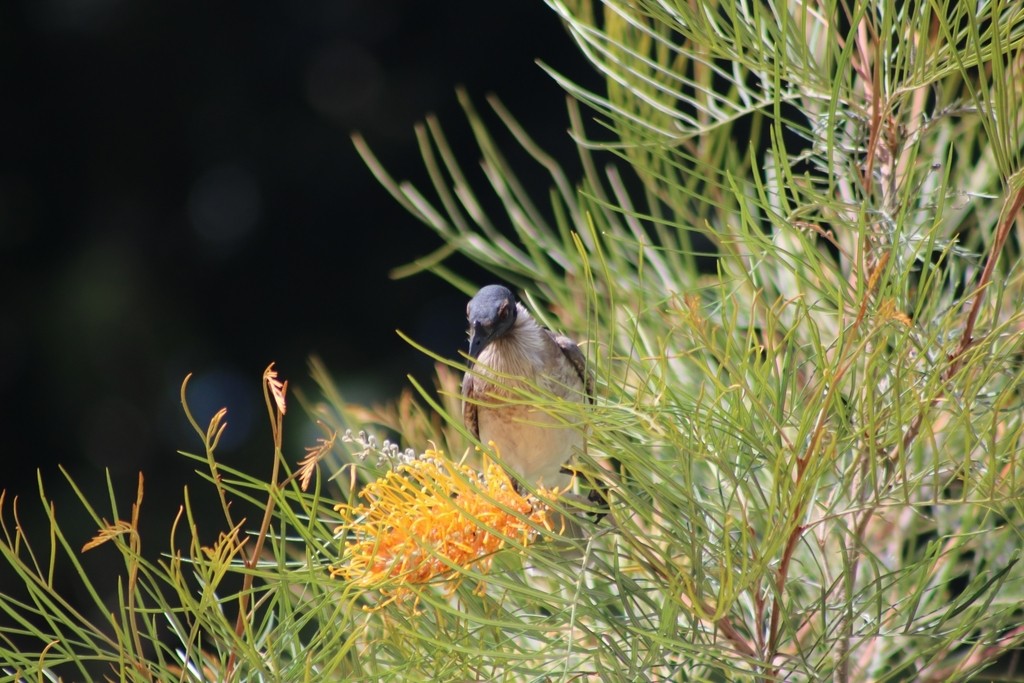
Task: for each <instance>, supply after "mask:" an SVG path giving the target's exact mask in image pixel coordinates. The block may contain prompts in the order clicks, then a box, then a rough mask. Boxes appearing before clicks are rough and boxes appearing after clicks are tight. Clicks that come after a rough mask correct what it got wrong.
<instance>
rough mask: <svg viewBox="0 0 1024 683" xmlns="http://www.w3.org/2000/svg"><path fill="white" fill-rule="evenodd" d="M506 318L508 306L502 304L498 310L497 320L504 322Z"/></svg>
mask: <svg viewBox="0 0 1024 683" xmlns="http://www.w3.org/2000/svg"><path fill="white" fill-rule="evenodd" d="M507 317H508V304H507V303H503V304H502V305H501V306H500V307H499V308H498V320H504V319H505V318H507Z"/></svg>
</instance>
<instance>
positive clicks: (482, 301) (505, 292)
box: [466, 285, 516, 358]
mask: <svg viewBox="0 0 1024 683" xmlns="http://www.w3.org/2000/svg"><path fill="white" fill-rule="evenodd" d="M466 318H467V319H468V320H469V355H470V356H471V357H473V358H476V357H477V356H479V355H480V352H481V351H483V350H484V348H486V347H487V345H488V344H490V343H491V342H492V341H494V340H495V339H500V338H501V336H502V335H504V334H505V333H507V332H508V331H509V330H510V329H512V326H513V325H514V324H515V322H516V299H515V297H514V296H513V295H512V292H510V291H509V289H508V288H507V287H502V286H501V285H487V286H486V287H484V288H483V289H481V290H480V291H479V292H477V293H476V296H474V297H473V298H472V299H470V300H469V305H468V306H466Z"/></svg>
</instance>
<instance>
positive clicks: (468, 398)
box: [462, 371, 480, 439]
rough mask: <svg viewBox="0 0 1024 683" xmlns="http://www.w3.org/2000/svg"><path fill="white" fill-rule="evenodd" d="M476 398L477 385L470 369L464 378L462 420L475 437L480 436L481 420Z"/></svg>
mask: <svg viewBox="0 0 1024 683" xmlns="http://www.w3.org/2000/svg"><path fill="white" fill-rule="evenodd" d="M475 398H476V387H475V385H474V381H473V375H472V374H470V373H469V372H468V371H467V372H466V376H465V377H463V378H462V421H463V422H464V423H465V425H466V429H468V430H469V433H470V434H472V435H473V438H474V439H479V438H480V422H479V420H478V419H477V410H476V409H477V405H476V403H474V402H473V399H475Z"/></svg>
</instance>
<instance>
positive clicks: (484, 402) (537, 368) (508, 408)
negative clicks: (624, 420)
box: [462, 285, 594, 490]
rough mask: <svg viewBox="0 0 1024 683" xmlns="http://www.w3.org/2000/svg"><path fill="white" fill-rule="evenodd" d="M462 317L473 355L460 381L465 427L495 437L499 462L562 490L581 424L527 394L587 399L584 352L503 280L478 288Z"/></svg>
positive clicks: (580, 442) (579, 445)
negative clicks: (545, 323)
mask: <svg viewBox="0 0 1024 683" xmlns="http://www.w3.org/2000/svg"><path fill="white" fill-rule="evenodd" d="M466 318H467V320H468V323H469V330H468V335H469V352H468V355H469V357H470V359H471V361H472V363H471V365H470V367H469V368H468V370H467V372H466V374H465V377H464V378H463V382H462V397H463V403H462V415H463V420H464V422H465V425H466V428H467V429H468V430H469V431H470V433H471V434H472V435H473V436H474V437H475V438H476V439H477V440H479V441H480V442H481V443H483V444H485V445H486V444H489V443H492V442H493V444H494V446H495V449H496V451H497V455H498V457H499V459H500V460H501V462H502V463H503V464H504V466H505V467H506V468H507V469H511V470H513V471H514V472H515V473H516V474H517V475H518V476H519V477H520V478H521V479H522V480H524V481H526V482H528V483H530V484H532V485H535V486H544V487H545V488H549V489H551V488H555V487H558V488H559V490H564V489H565V488H567V487H568V486H569V484H570V482H571V479H572V477H571V470H569V469H568V468H567V467H566V464H567V463H568V462H569V461H570V459H571V458H572V456H573V454H574V453H577V452H582V451H583V449H584V446H585V434H584V429H583V427H582V425H580V424H579V422H578V421H577V422H573V421H572V420H571V419H570V420H568V422H567V420H566V419H565V418H561V419H560V418H558V417H556V416H554V415H552V414H550V413H549V412H545V411H544V410H543V409H542V408H538V407H535V406H532V405H530V403H529V393H536V392H537V389H540V391H541V392H543V393H549V394H551V395H553V396H555V397H556V398H559V399H563V400H566V401H573V402H576V403H591V402H593V396H594V382H593V377H592V376H591V374H590V373H589V372H588V370H587V367H586V358H585V357H584V355H583V352H582V351H580V348H579V346H578V345H577V344H576V342H574V341H573V340H572V339H570V338H569V337H566V336H563V335H560V334H555V333H554V332H552V331H551V330H549V329H547V328H545V327H542V326H541V325H539V324H538V323H537V321H536V320H534V318H533V316H532V315H530V312H529V311H527V310H526V307H525V306H523V305H522V304H521V303H519V302H517V301H516V299H515V296H514V295H513V294H512V292H511V290H509V289H508V288H507V287H504V286H502V285H488V286H486V287H484V288H482V289H481V290H480V291H479V292H477V293H476V295H475V296H474V297H473V298H472V299H471V300H470V302H469V305H468V306H467V307H466ZM524 392H526V393H524Z"/></svg>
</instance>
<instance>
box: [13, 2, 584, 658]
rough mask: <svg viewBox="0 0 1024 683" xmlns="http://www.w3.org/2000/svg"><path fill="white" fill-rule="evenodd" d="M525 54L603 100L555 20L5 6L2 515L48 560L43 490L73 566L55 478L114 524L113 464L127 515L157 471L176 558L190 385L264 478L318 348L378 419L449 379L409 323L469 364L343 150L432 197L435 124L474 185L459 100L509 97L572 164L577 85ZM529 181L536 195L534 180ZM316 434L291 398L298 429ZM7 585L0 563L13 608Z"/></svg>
mask: <svg viewBox="0 0 1024 683" xmlns="http://www.w3.org/2000/svg"><path fill="white" fill-rule="evenodd" d="M536 60H542V61H544V62H545V63H547V64H549V65H552V66H554V67H555V68H556V69H558V70H560V71H562V72H563V73H566V74H567V75H569V76H570V77H573V78H575V79H577V80H579V81H582V82H584V83H587V84H591V85H596V76H595V75H594V74H593V73H592V72H591V71H590V70H589V68H588V67H587V66H586V65H585V62H584V60H583V58H582V56H581V55H580V54H579V53H578V52H577V50H576V48H575V45H574V43H573V41H572V39H571V38H570V36H569V35H568V33H567V32H566V31H565V30H564V28H563V27H562V25H561V24H560V23H559V21H558V19H557V17H556V16H555V14H554V13H553V12H552V11H550V10H549V9H548V8H547V7H546V6H545V5H544V4H543V3H542V2H540V1H539V0H538V1H535V2H518V3H506V4H498V5H486V4H485V5H481V4H480V3H478V2H468V1H459V2H454V1H448V2H443V3H422V2H413V1H400V0H389V1H380V0H374V1H373V2H355V1H352V0H303V1H302V2H283V1H277V2H271V1H262V2H256V1H251V0H250V1H247V2H241V1H221V2H217V1H214V2H211V1H210V0H148V1H147V0H25V1H24V2H5V3H0V93H2V94H0V123H2V132H0V135H2V139H3V147H2V152H0V254H2V263H3V271H2V272H3V278H4V280H3V282H4V287H3V292H4V295H3V301H4V305H3V306H2V308H0V331H2V334H0V360H2V363H3V367H2V369H0V388H2V392H3V397H4V398H3V402H2V406H3V408H2V411H0V414H2V415H3V425H2V428H3V463H4V466H3V469H2V470H0V471H2V474H0V489H4V490H6V491H7V503H6V506H7V508H8V510H6V511H5V515H6V514H9V508H10V505H11V501H12V499H13V497H15V496H18V498H19V507H20V509H21V515H20V517H21V519H22V521H23V522H24V523H25V524H26V525H27V526H28V527H29V529H30V531H32V530H33V528H34V529H35V531H36V534H37V536H38V537H39V541H40V542H42V544H43V545H44V546H45V537H46V534H45V525H46V523H45V516H44V514H43V511H42V508H41V507H40V506H39V502H38V494H37V488H38V484H37V481H36V478H37V472H38V473H39V474H40V475H41V479H42V481H43V482H44V484H45V488H46V491H47V495H48V496H49V497H50V498H52V499H54V500H55V501H56V512H57V515H58V518H59V519H60V520H61V523H62V526H63V528H64V530H65V532H66V533H67V535H68V538H69V542H70V543H71V545H72V546H73V547H75V548H78V547H80V544H82V543H84V542H85V541H86V540H88V538H89V537H91V536H92V534H94V533H95V530H96V529H95V524H94V523H93V522H92V521H91V520H89V518H88V517H87V516H86V515H84V514H82V508H81V507H80V505H79V504H78V503H77V502H76V500H75V498H74V496H73V494H72V491H71V488H70V487H69V486H68V484H67V482H66V481H65V480H64V477H63V475H62V474H61V472H60V470H59V467H63V468H65V469H66V470H67V472H68V473H69V475H70V476H71V477H72V478H73V479H74V480H75V481H76V482H77V483H78V484H79V485H80V486H81V487H82V488H83V489H85V490H86V491H87V492H91V493H88V495H89V497H90V498H91V499H92V501H93V502H94V504H95V505H96V506H97V509H98V512H99V513H100V514H102V515H104V516H108V517H109V516H110V515H111V512H110V508H109V505H108V503H107V494H106V493H105V486H104V477H105V476H107V475H106V473H107V472H109V476H110V478H111V480H112V483H113V486H114V489H115V491H116V493H117V499H118V502H119V505H120V506H121V509H120V516H121V517H122V518H126V517H127V516H128V515H129V514H130V502H131V501H132V500H133V499H134V494H135V486H136V478H137V476H138V473H139V472H142V473H144V474H145V477H146V482H147V486H146V491H147V493H146V499H145V503H144V505H143V510H142V520H143V530H144V532H146V531H147V530H148V531H149V533H151V534H152V536H151V537H150V540H148V545H146V544H147V539H144V550H146V549H148V554H151V555H152V554H156V553H159V552H161V551H166V549H167V545H166V539H167V535H166V534H167V530H168V529H169V526H170V522H171V520H172V519H173V517H174V514H175V512H176V511H177V509H178V506H179V504H180V502H181V500H182V491H183V487H184V486H185V485H186V484H189V485H190V488H191V489H193V491H194V490H196V489H200V488H202V487H203V484H202V482H200V481H199V480H198V478H197V477H196V475H195V474H193V473H192V471H193V469H194V465H193V464H192V463H190V462H189V461H187V460H186V459H185V458H183V457H182V456H180V455H178V454H177V453H176V451H177V450H178V449H183V450H188V451H192V452H200V449H201V445H200V442H199V440H198V438H197V437H196V435H195V434H194V433H192V431H191V430H190V428H189V427H188V426H187V423H186V421H185V419H184V416H183V414H182V411H181V406H180V403H179V387H180V385H181V382H182V379H183V378H184V377H185V375H186V374H187V373H189V372H192V373H194V377H193V380H192V383H191V389H190V402H191V405H192V407H193V410H194V412H195V414H196V417H197V419H199V421H200V422H201V423H203V424H205V423H206V421H207V420H208V419H209V418H210V416H211V415H212V414H213V413H214V412H215V410H217V409H218V408H220V407H221V406H226V407H227V408H228V417H227V421H228V424H229V426H228V431H227V433H226V435H225V437H224V440H223V442H222V446H221V448H220V450H219V454H220V457H221V458H222V459H224V460H225V461H226V462H228V463H229V464H232V465H234V466H236V467H241V468H242V469H245V470H246V471H248V472H251V473H253V474H257V475H258V474H260V473H267V474H269V467H270V462H271V458H272V444H271V440H270V430H269V427H268V426H267V423H266V412H265V408H264V406H263V397H262V389H261V383H260V377H261V373H262V371H263V369H264V368H265V367H266V366H267V365H268V364H269V363H270V362H272V361H273V362H276V363H277V368H278V370H279V372H280V373H281V376H282V378H283V379H288V380H290V382H291V383H292V386H301V387H303V388H305V389H307V390H309V391H310V392H315V388H314V387H313V384H312V381H311V380H310V379H309V377H308V369H307V359H308V358H309V356H310V355H311V354H314V353H315V354H318V355H320V356H321V357H322V358H323V359H324V361H325V362H326V364H327V366H328V367H329V368H330V370H331V371H332V373H333V374H334V376H335V377H336V378H337V381H338V382H339V384H340V385H341V387H342V389H343V391H344V392H345V393H346V396H347V398H349V399H350V400H353V401H356V402H361V403H367V402H373V401H382V400H386V399H388V398H390V397H394V396H396V395H397V394H398V392H399V391H400V390H401V389H402V387H403V386H405V385H406V384H407V380H406V375H407V374H409V373H413V374H414V375H416V376H418V377H420V378H421V379H423V380H424V381H425V382H428V383H429V377H430V373H431V368H432V361H429V359H426V358H425V357H423V356H422V355H421V354H420V353H419V352H417V351H415V350H413V349H412V348H411V347H409V346H408V345H407V344H406V343H405V342H403V341H402V340H401V339H399V337H398V336H397V335H396V334H395V330H396V329H402V330H403V331H405V332H407V333H409V334H410V335H411V336H412V337H413V338H415V339H417V340H418V341H420V342H421V343H423V344H425V345H426V346H428V347H429V348H431V349H434V350H435V351H437V352H438V353H441V354H444V355H448V356H450V357H456V356H457V352H458V349H459V348H460V347H461V346H462V345H463V344H464V337H465V334H464V329H465V328H464V325H465V318H464V315H465V297H464V296H463V295H462V294H461V293H459V292H458V291H456V290H455V289H453V288H452V287H450V286H449V285H447V284H445V283H444V282H442V281H441V280H439V279H437V278H435V277H433V276H430V275H420V276H417V277H414V278H412V279H408V280H403V281H395V280H392V279H390V278H389V276H388V272H389V270H390V269H392V268H394V267H396V266H399V265H403V264H405V263H408V262H409V261H411V260H413V259H414V258H416V257H418V256H422V255H424V254H427V253H429V252H431V251H433V250H434V249H436V248H437V247H439V246H440V245H441V243H440V240H439V239H438V238H437V237H436V236H435V235H434V234H433V233H432V232H431V231H430V230H429V229H428V228H426V227H425V226H422V225H420V224H419V223H418V222H416V221H415V220H414V219H413V218H412V217H411V216H409V215H408V214H406V213H405V212H404V211H403V210H402V209H401V208H400V207H399V206H398V204H397V203H395V202H394V201H393V200H392V199H391V198H390V196H389V195H388V194H387V193H386V192H385V191H384V189H383V188H381V187H380V186H379V185H378V184H377V182H376V181H375V180H374V178H373V177H372V175H371V173H370V171H369V170H368V169H367V168H366V167H365V165H364V164H363V163H362V161H361V160H360V159H359V157H358V156H357V154H356V152H355V150H354V148H353V145H352V143H351V140H350V135H351V133H352V132H355V131H360V132H362V133H363V134H364V135H365V137H366V138H367V139H368V141H369V143H370V145H371V146H372V148H373V149H374V151H375V152H376V154H377V155H378V157H379V158H380V159H381V160H382V162H383V163H384V164H385V166H386V167H387V168H388V169H389V170H390V171H391V172H392V174H393V175H394V176H395V177H398V178H408V179H411V180H413V181H414V182H416V183H417V184H418V185H420V186H421V187H423V188H424V190H425V191H426V187H425V186H426V185H427V182H426V174H425V172H424V170H423V166H422V163H421V161H420V156H419V152H418V149H417V145H416V141H415V138H414V133H413V126H414V125H415V123H416V122H418V121H420V120H422V119H423V117H424V116H426V115H427V114H429V113H436V114H437V115H438V116H439V117H440V119H441V121H442V123H443V124H444V128H445V131H446V133H447V135H448V138H449V140H450V142H451V143H452V145H453V147H454V148H455V151H456V153H457V154H458V156H459V158H460V159H462V161H463V164H464V167H465V168H466V169H467V171H471V172H472V171H476V170H477V169H478V166H477V160H478V157H479V154H478V152H477V151H476V149H475V147H474V145H473V143H472V136H471V133H470V130H469V127H468V125H467V124H466V121H465V117H464V116H463V115H462V112H461V109H460V108H459V106H458V104H457V101H456V95H455V89H456V87H457V86H460V85H461V86H464V87H465V88H466V89H467V91H468V92H469V93H470V95H471V96H473V97H474V99H475V101H476V103H477V104H478V105H479V108H480V109H485V108H486V107H485V103H484V97H485V96H486V95H487V94H488V93H491V92H493V93H495V94H497V95H499V96H500V97H501V98H502V100H503V101H504V102H505V104H506V105H507V106H508V107H509V108H510V109H511V111H512V112H513V113H514V114H515V115H516V116H517V117H518V118H519V120H520V122H521V123H522V124H523V125H524V127H525V128H526V129H527V130H528V131H529V132H530V133H531V134H532V135H534V137H535V139H536V140H537V142H538V143H539V144H540V145H541V146H542V147H544V148H545V149H547V150H548V151H549V152H551V153H552V154H554V155H555V156H556V157H561V158H564V159H566V160H568V162H569V168H570V171H571V170H572V168H573V159H574V152H573V149H574V148H573V146H572V143H571V141H570V140H569V138H568V135H567V133H566V127H567V117H566V114H565V101H564V93H563V92H562V91H561V89H560V88H559V87H558V86H557V85H556V84H555V83H554V82H553V81H552V80H551V79H550V77H548V76H547V75H546V74H545V73H544V72H543V71H542V70H541V69H540V67H539V66H538V65H537V63H536ZM492 128H493V129H494V131H495V132H498V131H499V130H500V124H498V123H497V122H496V121H494V125H493V126H492ZM513 150H514V145H511V144H510V145H509V154H510V156H511V157H512V159H513V161H515V160H516V159H519V157H517V156H516V154H514V152H513ZM520 160H521V161H523V162H526V161H527V159H526V157H525V155H522V156H521V159H520ZM522 168H524V169H525V170H526V171H527V172H532V171H533V169H534V168H535V167H531V166H530V165H529V164H528V162H527V163H524V164H522ZM476 177H477V179H478V180H479V181H480V182H479V183H478V185H477V187H478V188H479V189H480V190H481V191H484V190H485V188H486V186H485V184H484V182H483V179H482V177H481V176H480V175H479V173H477V175H476ZM526 180H527V181H528V182H532V183H534V185H535V187H534V189H535V190H536V191H537V192H540V193H542V194H540V195H539V197H540V198H543V196H544V194H543V193H544V192H546V182H545V181H544V179H543V178H542V177H539V174H536V173H535V172H533V175H532V176H530V175H528V177H527V178H526ZM452 267H453V268H455V270H456V271H457V272H459V273H460V274H461V275H463V276H465V277H468V278H470V279H471V280H473V281H475V282H477V283H479V284H485V281H486V280H490V279H493V278H491V277H489V276H487V275H486V274H485V273H483V272H482V271H479V270H477V269H475V268H474V267H472V266H471V264H468V263H466V262H464V261H458V260H456V261H453V263H452ZM293 405H296V404H295V403H294V402H293ZM303 423H308V420H307V419H306V417H305V416H304V415H303V414H302V413H301V411H300V410H298V408H297V406H296V408H295V409H293V411H291V412H289V415H288V422H287V423H286V430H289V431H290V433H292V434H296V433H301V432H302V425H303ZM301 445H302V444H301V443H299V444H295V443H292V444H291V445H290V446H289V448H290V449H291V450H290V452H289V453H287V454H286V455H287V456H288V457H291V458H293V459H294V460H298V459H299V458H300V457H301V456H302V454H303V453H302V450H301ZM421 446H422V445H421ZM207 488H209V487H207ZM214 522H216V523H215V524H213V528H212V530H211V531H212V533H214V534H215V533H216V531H219V530H220V529H221V526H222V520H221V519H216V520H214ZM93 555H95V556H96V559H93V557H92V556H93ZM115 556H116V553H114V552H113V551H106V550H99V551H94V552H93V553H89V554H87V557H86V558H85V559H84V561H85V562H86V563H87V565H88V564H89V563H93V562H102V561H104V559H103V558H105V559H106V561H109V560H112V559H113V558H114V557H115ZM65 565H66V563H65ZM63 571H65V572H67V573H69V574H70V567H69V566H65V567H64V570H63ZM10 578H11V577H10V576H9V573H8V572H5V571H3V568H2V567H0V590H4V589H5V588H6V587H7V585H8V583H5V581H7V580H8V579H10ZM59 578H60V575H58V579H59ZM73 585H77V584H76V582H74V581H70V583H69V586H73ZM74 590H76V589H75V588H73V587H70V588H69V589H68V591H69V593H73V592H74ZM36 646H37V647H38V645H36Z"/></svg>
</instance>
